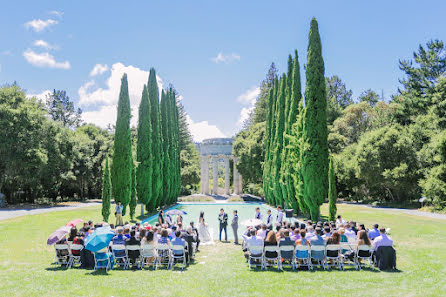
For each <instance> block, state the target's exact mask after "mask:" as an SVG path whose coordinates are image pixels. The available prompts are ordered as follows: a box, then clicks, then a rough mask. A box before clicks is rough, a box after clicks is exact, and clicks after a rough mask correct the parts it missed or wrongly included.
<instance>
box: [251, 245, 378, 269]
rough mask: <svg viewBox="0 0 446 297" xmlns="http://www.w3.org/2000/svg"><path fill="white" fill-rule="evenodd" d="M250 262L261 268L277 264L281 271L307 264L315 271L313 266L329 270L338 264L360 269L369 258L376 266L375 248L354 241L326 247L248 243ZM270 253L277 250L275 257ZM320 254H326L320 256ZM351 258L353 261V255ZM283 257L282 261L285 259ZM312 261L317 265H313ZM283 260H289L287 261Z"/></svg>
mask: <svg viewBox="0 0 446 297" xmlns="http://www.w3.org/2000/svg"><path fill="white" fill-rule="evenodd" d="M247 248H248V265H249V269H251V267H252V266H257V267H260V268H261V269H267V267H270V266H277V269H278V270H281V269H283V266H284V265H287V266H290V267H292V269H293V270H295V269H296V268H298V267H302V266H304V267H308V269H309V270H312V269H313V267H314V266H320V267H321V268H323V269H324V270H326V269H330V267H337V268H339V270H344V266H347V265H351V266H353V267H355V269H356V270H361V269H362V268H361V261H368V263H369V265H370V266H372V265H373V260H372V255H373V249H372V248H371V247H369V246H368V245H360V246H358V247H357V248H356V246H354V247H352V244H349V243H342V244H329V245H326V246H320V245H315V246H308V245H307V246H305V245H299V246H297V247H294V246H291V245H285V246H265V247H262V246H251V247H250V246H248V247H247ZM297 251H300V254H306V255H307V256H304V257H298V256H296V254H297ZM346 251H350V252H351V253H353V255H352V256H350V257H348V256H347V255H346V254H345V252H346ZM267 252H268V253H274V252H275V253H277V256H276V257H268V256H267ZM289 254H291V255H292V256H291V258H289V257H285V255H289ZM321 254H322V255H323V257H322V258H321ZM351 257H352V261H351V260H350V258H351ZM282 260H283V261H282ZM313 261H314V262H315V263H316V264H313ZM284 262H288V263H289V264H286V263H284Z"/></svg>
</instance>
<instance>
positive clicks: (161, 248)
mask: <svg viewBox="0 0 446 297" xmlns="http://www.w3.org/2000/svg"><path fill="white" fill-rule="evenodd" d="M170 257H171V253H170V249H169V245H168V244H167V243H159V244H158V245H157V246H156V258H155V262H156V263H155V269H158V265H166V267H167V269H169V264H170Z"/></svg>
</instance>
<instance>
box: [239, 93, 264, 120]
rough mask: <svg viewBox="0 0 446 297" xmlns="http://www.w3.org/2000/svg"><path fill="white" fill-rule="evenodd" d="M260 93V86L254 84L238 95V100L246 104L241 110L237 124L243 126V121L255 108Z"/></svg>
mask: <svg viewBox="0 0 446 297" xmlns="http://www.w3.org/2000/svg"><path fill="white" fill-rule="evenodd" d="M259 94H260V88H259V87H257V86H254V87H252V88H250V89H249V90H247V91H246V92H244V93H243V94H241V95H240V96H238V97H237V101H238V102H240V103H241V104H243V105H245V106H244V107H242V110H241V111H240V116H239V119H238V121H237V126H238V127H242V126H243V123H244V122H245V121H246V120H247V119H248V118H249V114H250V113H251V112H252V111H253V110H254V107H255V104H256V100H257V97H258V96H259Z"/></svg>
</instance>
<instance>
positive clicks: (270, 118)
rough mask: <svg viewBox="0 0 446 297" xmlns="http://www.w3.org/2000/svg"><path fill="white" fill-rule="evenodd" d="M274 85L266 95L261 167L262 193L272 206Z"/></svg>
mask: <svg viewBox="0 0 446 297" xmlns="http://www.w3.org/2000/svg"><path fill="white" fill-rule="evenodd" d="M273 93H274V84H273V87H272V88H271V89H270V91H269V94H268V102H267V113H266V137H265V161H264V165H263V191H264V194H265V199H266V202H267V203H269V204H272V203H273V202H272V201H271V193H270V189H269V177H270V153H271V144H272V139H271V130H272V129H271V127H272V121H273V120H274V118H273V108H274V102H273V101H274V97H273V96H274V95H273Z"/></svg>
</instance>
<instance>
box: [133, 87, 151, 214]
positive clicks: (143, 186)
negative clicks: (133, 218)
mask: <svg viewBox="0 0 446 297" xmlns="http://www.w3.org/2000/svg"><path fill="white" fill-rule="evenodd" d="M151 116H152V115H151V109H150V103H149V93H148V92H147V86H146V85H144V88H143V91H142V96H141V103H140V104H139V117H138V140H137V144H136V161H137V164H138V168H137V169H136V190H137V193H138V200H139V202H140V203H142V204H144V205H149V201H150V199H151V197H152V163H153V156H152V151H151V148H152V122H151Z"/></svg>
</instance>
